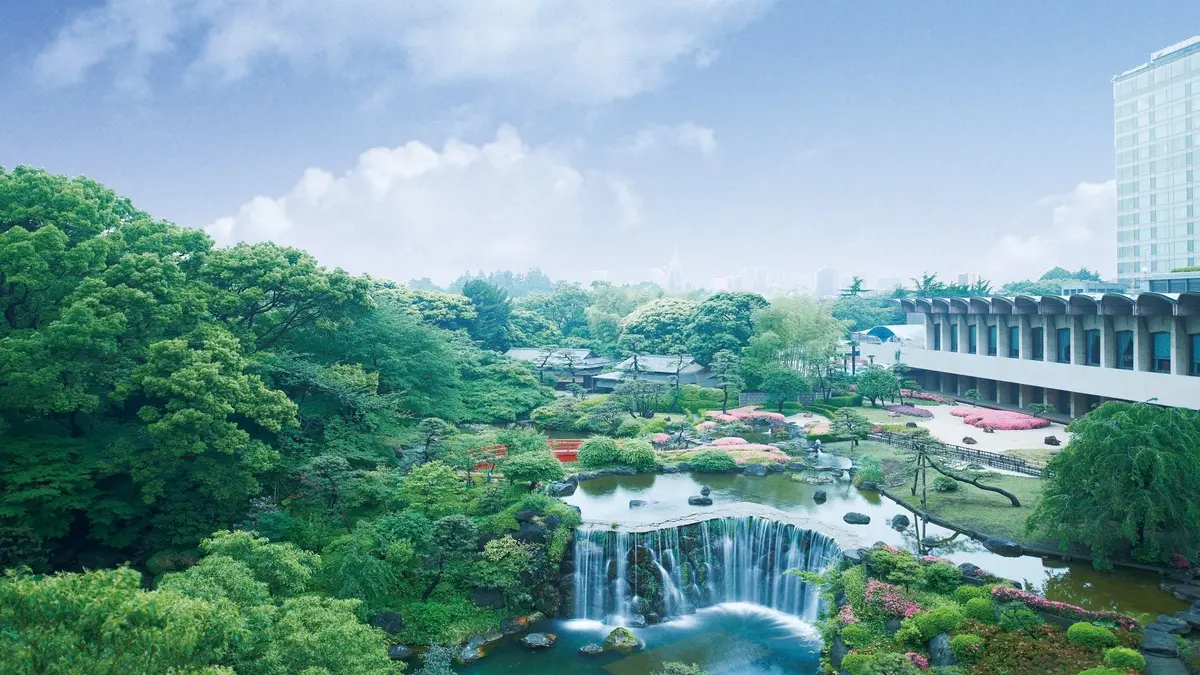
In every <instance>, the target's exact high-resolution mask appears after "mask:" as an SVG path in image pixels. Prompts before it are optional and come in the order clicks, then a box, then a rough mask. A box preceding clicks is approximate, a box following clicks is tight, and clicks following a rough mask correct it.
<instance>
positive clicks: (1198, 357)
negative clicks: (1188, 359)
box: [1188, 335, 1200, 375]
mask: <svg viewBox="0 0 1200 675" xmlns="http://www.w3.org/2000/svg"><path fill="white" fill-rule="evenodd" d="M1188 373H1190V374H1192V375H1200V335H1193V336H1192V365H1191V368H1189V369H1188Z"/></svg>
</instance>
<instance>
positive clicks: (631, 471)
mask: <svg viewBox="0 0 1200 675" xmlns="http://www.w3.org/2000/svg"><path fill="white" fill-rule="evenodd" d="M608 471H609V472H610V473H609V474H608V475H610V476H636V475H637V469H635V468H633V467H632V466H618V467H617V468H615V469H609V470H608Z"/></svg>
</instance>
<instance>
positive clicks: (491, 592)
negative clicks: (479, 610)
mask: <svg viewBox="0 0 1200 675" xmlns="http://www.w3.org/2000/svg"><path fill="white" fill-rule="evenodd" d="M471 602H473V603H475V606H476V607H502V606H503V605H504V592H503V591H500V590H497V589H495V588H476V589H475V590H473V591H471ZM389 632H390V631H389ZM397 632H399V631H397Z"/></svg>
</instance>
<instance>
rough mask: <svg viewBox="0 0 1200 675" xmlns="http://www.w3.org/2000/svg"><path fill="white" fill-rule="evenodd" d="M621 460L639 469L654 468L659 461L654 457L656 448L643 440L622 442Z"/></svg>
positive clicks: (647, 469)
mask: <svg viewBox="0 0 1200 675" xmlns="http://www.w3.org/2000/svg"><path fill="white" fill-rule="evenodd" d="M620 462H621V463H622V464H628V465H629V466H632V467H633V468H635V469H637V470H638V471H649V470H651V469H653V468H654V467H655V466H656V465H657V464H658V461H657V460H656V459H655V457H654V448H653V447H651V446H650V443H649V442H647V441H642V440H630V441H625V442H623V443H621V456H620Z"/></svg>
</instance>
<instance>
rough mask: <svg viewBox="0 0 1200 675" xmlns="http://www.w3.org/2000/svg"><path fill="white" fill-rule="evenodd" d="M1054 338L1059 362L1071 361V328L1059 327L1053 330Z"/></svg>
mask: <svg viewBox="0 0 1200 675" xmlns="http://www.w3.org/2000/svg"><path fill="white" fill-rule="evenodd" d="M1055 335H1056V339H1055V343H1054V348H1055V351H1056V354H1057V356H1058V359H1057V360H1058V362H1059V363H1070V362H1071V329H1070V328H1059V329H1058V330H1057V331H1055Z"/></svg>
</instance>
